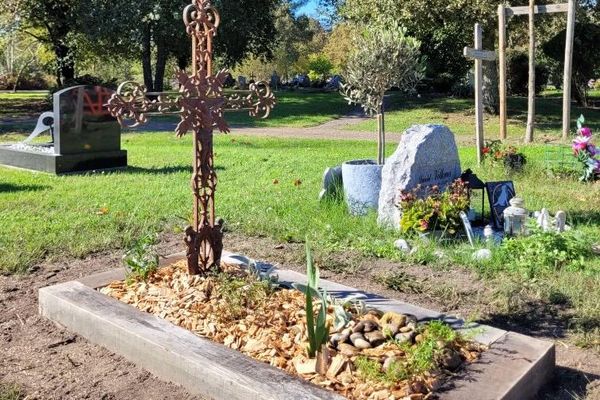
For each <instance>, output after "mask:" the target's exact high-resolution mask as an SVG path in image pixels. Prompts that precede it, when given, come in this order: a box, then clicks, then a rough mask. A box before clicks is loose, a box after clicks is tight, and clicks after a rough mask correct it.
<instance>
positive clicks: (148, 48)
mask: <svg viewBox="0 0 600 400" xmlns="http://www.w3.org/2000/svg"><path fill="white" fill-rule="evenodd" d="M142 70H143V74H144V85H146V88H147V89H148V91H150V92H153V91H154V81H153V80H152V43H151V31H150V26H149V25H146V26H144V32H143V35H142Z"/></svg>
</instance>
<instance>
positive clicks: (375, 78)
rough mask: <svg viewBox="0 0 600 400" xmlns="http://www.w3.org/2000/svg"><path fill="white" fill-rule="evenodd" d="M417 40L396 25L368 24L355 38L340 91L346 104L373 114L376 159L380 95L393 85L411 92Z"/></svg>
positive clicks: (417, 69)
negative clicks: (357, 106) (352, 51)
mask: <svg viewBox="0 0 600 400" xmlns="http://www.w3.org/2000/svg"><path fill="white" fill-rule="evenodd" d="M420 46H421V43H419V41H418V40H416V39H414V38H412V37H410V36H407V34H406V30H405V29H404V28H402V27H400V26H398V25H391V26H387V27H384V26H382V25H369V26H368V27H367V29H365V31H364V32H363V33H362V34H360V35H358V36H357V37H356V38H355V48H356V50H355V51H354V53H352V54H351V55H350V58H349V59H348V64H347V66H346V72H345V82H344V83H343V84H342V85H341V93H342V95H343V96H344V97H345V99H346V100H347V101H348V102H349V104H359V105H360V106H361V107H362V108H363V109H364V111H365V112H366V113H367V114H368V115H370V116H373V115H377V132H378V136H377V149H378V157H377V162H378V163H379V164H383V163H384V161H385V124H384V105H383V101H384V96H385V93H386V92H387V91H388V90H390V89H391V88H393V87H396V88H398V89H400V90H403V91H413V90H414V88H415V85H416V84H417V83H418V82H419V81H420V80H421V79H422V77H423V74H424V66H423V64H422V62H421V57H420V51H419V47H420Z"/></svg>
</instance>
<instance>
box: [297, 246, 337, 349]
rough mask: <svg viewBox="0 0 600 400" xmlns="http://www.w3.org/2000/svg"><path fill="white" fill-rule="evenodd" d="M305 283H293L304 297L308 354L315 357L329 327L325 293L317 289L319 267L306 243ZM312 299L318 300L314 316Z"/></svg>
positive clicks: (324, 340)
mask: <svg viewBox="0 0 600 400" xmlns="http://www.w3.org/2000/svg"><path fill="white" fill-rule="evenodd" d="M306 276H307V278H308V282H307V284H306V285H302V284H294V285H293V286H294V288H295V289H297V290H299V291H301V292H302V293H304V296H305V297H306V307H305V310H306V328H307V331H308V332H307V334H308V349H307V352H308V356H309V357H311V358H314V357H316V355H317V353H318V352H320V351H321V347H322V346H323V345H325V344H327V338H328V336H329V327H328V326H327V307H328V305H327V304H328V303H327V293H326V292H325V291H323V292H322V293H321V292H320V291H319V269H318V268H317V267H316V266H315V264H314V261H313V257H312V253H311V251H310V246H309V245H308V243H307V244H306ZM313 299H317V300H319V302H320V306H319V312H318V314H317V316H316V318H315V315H314V307H313Z"/></svg>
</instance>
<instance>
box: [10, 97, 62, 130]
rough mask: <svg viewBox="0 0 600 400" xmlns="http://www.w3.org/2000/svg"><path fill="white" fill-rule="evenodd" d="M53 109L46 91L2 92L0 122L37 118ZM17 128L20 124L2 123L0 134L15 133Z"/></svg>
mask: <svg viewBox="0 0 600 400" xmlns="http://www.w3.org/2000/svg"><path fill="white" fill-rule="evenodd" d="M51 109H52V105H51V104H50V103H49V102H48V92H46V91H27V92H17V93H10V92H0V120H2V119H7V118H8V119H14V118H25V117H31V118H36V117H37V116H38V115H39V114H40V113H42V112H44V111H49V110H51ZM15 128H18V124H10V125H9V124H7V123H2V122H0V132H9V131H13V130H15Z"/></svg>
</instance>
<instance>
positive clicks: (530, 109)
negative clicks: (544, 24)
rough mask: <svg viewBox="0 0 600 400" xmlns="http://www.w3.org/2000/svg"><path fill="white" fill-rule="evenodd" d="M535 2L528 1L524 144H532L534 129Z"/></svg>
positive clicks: (532, 0) (533, 0)
mask: <svg viewBox="0 0 600 400" xmlns="http://www.w3.org/2000/svg"><path fill="white" fill-rule="evenodd" d="M534 22H535V0H529V96H528V101H527V131H526V133H525V143H531V142H533V131H534V129H535V26H534Z"/></svg>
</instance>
